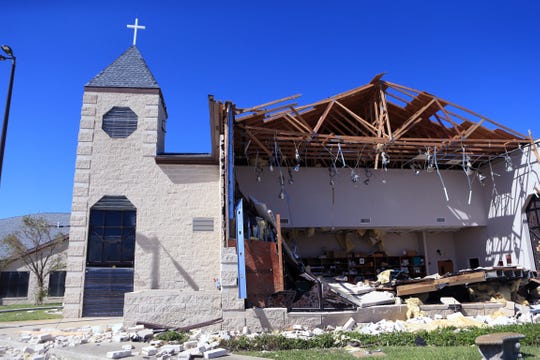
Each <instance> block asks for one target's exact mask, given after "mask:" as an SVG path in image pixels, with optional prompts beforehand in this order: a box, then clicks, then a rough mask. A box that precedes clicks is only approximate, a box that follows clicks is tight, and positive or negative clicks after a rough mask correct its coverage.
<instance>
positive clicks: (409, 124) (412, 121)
mask: <svg viewBox="0 0 540 360" xmlns="http://www.w3.org/2000/svg"><path fill="white" fill-rule="evenodd" d="M435 101H436V99H435V98H433V99H431V101H430V102H428V103H427V104H426V105H424V106H423V107H422V108H421V109H420V110H418V111H417V112H415V113H414V114H413V115H412V116H411V117H410V118H409V119H407V121H405V123H404V124H403V125H401V127H400V128H399V129H397V130H396V131H395V132H394V140H397V139H399V138H400V137H401V136H402V135H403V134H404V133H405V132H407V131H408V130H410V128H411V127H413V126H414V125H415V124H417V123H418V122H419V121H420V120H422V117H421V115H422V113H423V112H424V111H426V110H427V109H428V108H429V107H430V106H431V105H433V104H434V103H435Z"/></svg>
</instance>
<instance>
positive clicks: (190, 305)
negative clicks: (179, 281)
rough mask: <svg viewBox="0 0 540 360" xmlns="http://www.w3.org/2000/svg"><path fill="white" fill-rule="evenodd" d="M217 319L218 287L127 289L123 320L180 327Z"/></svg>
mask: <svg viewBox="0 0 540 360" xmlns="http://www.w3.org/2000/svg"><path fill="white" fill-rule="evenodd" d="M217 319H221V296H220V293H219V291H217V290H215V291H189V290H188V291H182V290H142V291H135V292H131V293H127V294H126V295H125V304H124V324H125V325H128V326H132V325H135V324H136V323H137V322H144V323H149V324H156V325H159V326H162V325H163V326H167V327H183V326H192V325H196V324H201V323H205V322H210V321H213V320H217Z"/></svg>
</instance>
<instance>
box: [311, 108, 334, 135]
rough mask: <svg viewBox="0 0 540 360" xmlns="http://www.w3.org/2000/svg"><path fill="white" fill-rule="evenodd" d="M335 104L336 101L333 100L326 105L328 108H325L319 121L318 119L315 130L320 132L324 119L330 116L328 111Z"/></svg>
mask: <svg viewBox="0 0 540 360" xmlns="http://www.w3.org/2000/svg"><path fill="white" fill-rule="evenodd" d="M333 105H334V101H331V102H330V103H329V104H328V106H327V107H326V110H324V112H323V114H322V115H321V117H320V118H319V121H317V125H315V127H314V128H313V132H314V133H315V134H316V133H318V132H319V129H320V128H321V126H322V124H323V122H324V120H325V119H326V116H328V113H329V112H330V110H331V109H332V106H333Z"/></svg>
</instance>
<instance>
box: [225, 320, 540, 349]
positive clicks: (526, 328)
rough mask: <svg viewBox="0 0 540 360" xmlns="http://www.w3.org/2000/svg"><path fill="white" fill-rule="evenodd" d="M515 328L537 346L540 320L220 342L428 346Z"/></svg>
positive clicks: (465, 342) (240, 345)
mask: <svg viewBox="0 0 540 360" xmlns="http://www.w3.org/2000/svg"><path fill="white" fill-rule="evenodd" d="M496 332H517V333H521V334H523V335H525V339H523V340H522V341H521V344H522V345H529V346H540V324H521V325H504V326H494V327H489V328H479V327H473V328H454V327H447V328H440V329H436V330H433V331H418V332H393V333H383V334H379V335H369V334H360V333H357V332H339V333H325V334H322V335H317V336H313V337H311V338H309V339H290V338H286V337H284V336H283V335H272V334H262V335H259V336H256V337H253V338H249V337H247V336H240V337H237V338H231V339H230V340H222V341H221V344H220V346H222V347H224V348H227V349H229V350H230V351H232V352H234V351H277V350H292V349H328V348H332V347H339V346H344V345H346V344H347V342H348V341H349V340H350V339H354V340H357V341H359V342H360V344H361V346H363V347H370V348H373V347H381V346H415V345H416V343H417V342H421V343H425V345H428V346H429V345H431V346H470V345H474V340H475V339H476V338H477V337H478V336H480V335H485V334H491V333H496Z"/></svg>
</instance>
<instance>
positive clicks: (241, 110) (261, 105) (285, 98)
mask: <svg viewBox="0 0 540 360" xmlns="http://www.w3.org/2000/svg"><path fill="white" fill-rule="evenodd" d="M301 95H302V94H295V95H291V96H287V97H284V98H281V99H278V100H274V101H269V102H267V103H264V104H260V105H256V106H252V107H250V108H247V109H238V108H237V110H239V111H240V113H241V114H243V113H247V112H253V111H258V110H260V109H262V108H264V107H267V106H272V105H275V104H279V103H281V102H284V101H289V100H293V99H296V98H298V97H300V96H301ZM244 119H245V118H240V119H237V121H242V120H244Z"/></svg>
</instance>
